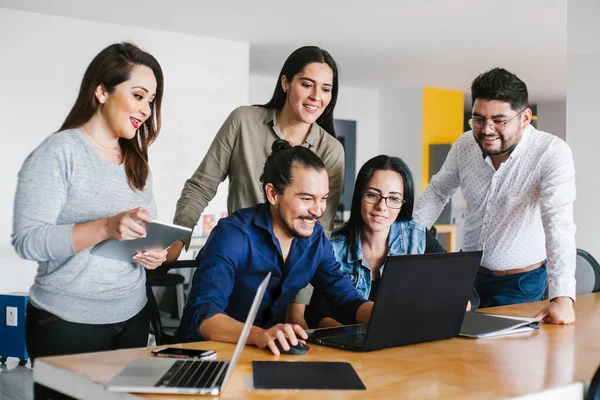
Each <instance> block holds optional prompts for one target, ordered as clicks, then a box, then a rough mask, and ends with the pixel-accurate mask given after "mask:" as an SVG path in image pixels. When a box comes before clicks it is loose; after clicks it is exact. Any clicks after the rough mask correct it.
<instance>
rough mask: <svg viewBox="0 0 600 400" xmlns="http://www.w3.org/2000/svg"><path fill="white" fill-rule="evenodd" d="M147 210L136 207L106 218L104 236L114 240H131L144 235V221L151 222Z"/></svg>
mask: <svg viewBox="0 0 600 400" xmlns="http://www.w3.org/2000/svg"><path fill="white" fill-rule="evenodd" d="M151 221H152V217H150V213H149V212H148V210H146V209H144V208H142V207H138V208H134V209H133V210H129V211H125V212H122V213H120V214H117V215H114V216H112V217H110V218H107V219H106V223H105V226H104V229H105V231H106V237H107V238H109V239H116V240H132V239H138V238H143V237H144V236H146V228H145V227H144V224H143V223H144V222H151Z"/></svg>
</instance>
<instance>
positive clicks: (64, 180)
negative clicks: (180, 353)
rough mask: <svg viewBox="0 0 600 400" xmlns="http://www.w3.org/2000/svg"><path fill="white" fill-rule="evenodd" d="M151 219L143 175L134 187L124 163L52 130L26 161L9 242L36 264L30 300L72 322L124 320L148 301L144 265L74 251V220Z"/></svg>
mask: <svg viewBox="0 0 600 400" xmlns="http://www.w3.org/2000/svg"><path fill="white" fill-rule="evenodd" d="M140 206H141V207H144V208H146V209H147V210H149V211H150V213H151V214H152V216H153V217H154V216H155V214H156V205H155V203H154V197H153V195H152V179H151V177H150V176H149V177H148V181H147V183H146V187H145V189H144V190H143V191H137V192H136V191H133V190H132V189H131V188H130V187H129V185H128V183H127V175H126V174H125V168H124V166H123V165H115V164H111V163H109V162H107V161H106V160H104V159H103V158H102V157H101V156H100V154H99V153H98V152H97V151H96V150H95V149H94V148H93V147H92V145H91V144H90V143H89V142H88V141H87V139H86V138H85V137H84V135H83V134H82V133H81V132H80V131H79V130H77V129H73V130H68V131H64V132H59V133H55V134H52V135H50V136H49V137H48V138H47V139H46V140H45V141H44V142H43V143H42V144H40V145H39V146H38V147H37V148H36V149H35V150H34V151H33V152H32V153H31V154H30V155H29V157H27V159H26V160H25V162H24V164H23V167H22V168H21V171H20V172H19V179H18V185H17V193H16V195H15V205H14V219H13V234H12V244H13V246H14V247H15V250H16V251H17V253H18V254H19V256H21V257H22V258H25V259H28V260H35V261H37V262H38V270H37V276H36V277H35V282H34V284H33V286H32V287H31V290H30V293H29V296H30V297H29V298H30V301H31V302H32V304H33V305H35V306H36V307H38V308H41V309H44V310H46V311H48V312H51V313H52V314H55V315H57V316H58V317H60V318H62V319H64V320H67V321H70V322H77V323H85V324H109V323H116V322H122V321H125V320H127V319H129V318H131V317H133V316H134V315H136V314H137V313H138V312H139V311H140V310H141V309H142V308H143V307H144V306H145V304H146V289H145V281H146V274H145V272H144V269H143V268H142V267H141V266H139V265H138V264H135V263H133V262H131V263H128V262H124V261H118V260H112V259H109V258H104V257H100V256H95V255H92V254H90V250H91V248H88V249H85V250H82V251H80V252H79V253H75V251H74V249H73V244H72V239H71V233H72V229H73V225H74V224H79V223H83V222H88V221H94V220H97V219H101V218H106V217H111V216H113V215H116V214H119V213H121V212H123V211H126V210H130V209H132V208H136V207H140Z"/></svg>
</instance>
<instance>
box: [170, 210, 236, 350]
mask: <svg viewBox="0 0 600 400" xmlns="http://www.w3.org/2000/svg"><path fill="white" fill-rule="evenodd" d="M245 254H248V243H247V236H246V234H245V233H244V232H243V230H242V229H241V227H238V226H236V225H235V224H234V223H232V222H230V221H227V220H221V221H219V223H218V224H217V226H216V227H215V228H214V229H213V230H212V232H211V234H210V236H209V238H208V240H207V241H206V244H205V245H204V247H203V249H202V251H201V252H200V254H199V255H198V268H197V269H196V272H195V273H194V279H193V281H192V288H191V290H190V294H189V297H188V301H187V303H186V305H185V308H184V311H183V317H182V319H181V323H180V325H179V329H178V330H177V340H179V341H183V342H193V341H200V340H204V339H203V338H202V336H201V335H200V325H201V324H202V322H203V321H204V320H205V319H208V318H210V317H212V316H213V315H216V314H225V308H227V304H228V301H229V297H230V295H231V292H232V290H233V286H234V282H235V271H236V268H237V266H238V265H240V264H241V263H243V260H244V257H245Z"/></svg>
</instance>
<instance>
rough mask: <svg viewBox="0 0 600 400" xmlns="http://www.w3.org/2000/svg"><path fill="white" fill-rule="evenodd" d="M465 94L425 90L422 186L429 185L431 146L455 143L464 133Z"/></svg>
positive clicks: (422, 188)
mask: <svg viewBox="0 0 600 400" xmlns="http://www.w3.org/2000/svg"><path fill="white" fill-rule="evenodd" d="M463 119H464V99H463V93H462V92H458V91H455V90H445V89H436V88H428V87H426V88H423V164H422V175H421V176H422V186H421V190H425V188H426V187H427V184H428V183H429V145H430V144H444V143H454V142H455V141H456V139H458V137H459V136H460V135H461V134H462V133H463Z"/></svg>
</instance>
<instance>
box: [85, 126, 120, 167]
mask: <svg viewBox="0 0 600 400" xmlns="http://www.w3.org/2000/svg"><path fill="white" fill-rule="evenodd" d="M81 127H82V128H83V130H85V133H87V135H88V136H89V137H91V138H92V140H93V141H94V142H96V143H97V144H98V145H99V146H100V147H103V148H105V149H107V150H112V151H113V152H115V151H116V153H113V154H114V155H115V156H116V157H117V159H118V160H119V161H121V151H120V149H119V145H118V144H117V147H109V146H105V145H103V144H102V143H100V142H99V141H97V140H96V138H95V137H94V136H92V134H91V133H90V131H88V130H87V128H86V127H85V125H81Z"/></svg>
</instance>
